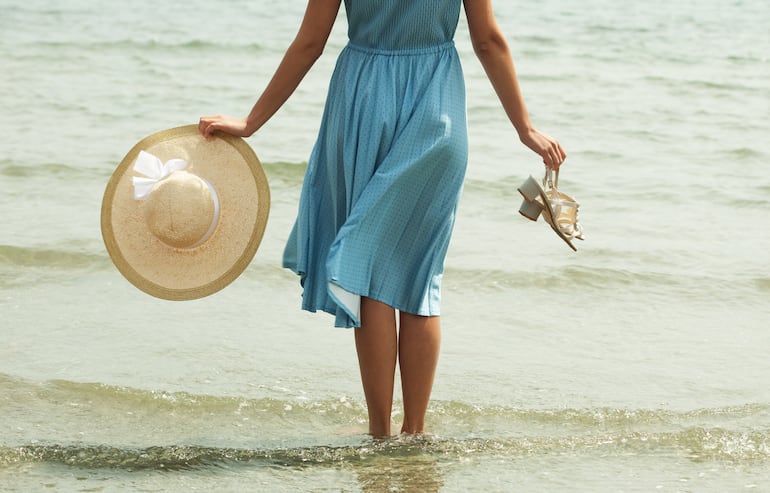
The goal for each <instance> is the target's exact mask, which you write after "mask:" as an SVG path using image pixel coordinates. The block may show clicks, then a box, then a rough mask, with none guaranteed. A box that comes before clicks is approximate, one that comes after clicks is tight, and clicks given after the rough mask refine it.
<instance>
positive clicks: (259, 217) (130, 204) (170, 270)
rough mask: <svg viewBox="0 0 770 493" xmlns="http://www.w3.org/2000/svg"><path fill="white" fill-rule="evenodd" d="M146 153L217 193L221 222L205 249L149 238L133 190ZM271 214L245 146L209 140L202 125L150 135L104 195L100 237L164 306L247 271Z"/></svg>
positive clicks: (130, 276)
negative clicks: (183, 167)
mask: <svg viewBox="0 0 770 493" xmlns="http://www.w3.org/2000/svg"><path fill="white" fill-rule="evenodd" d="M143 150H144V151H147V152H149V153H151V154H153V155H155V156H157V157H158V158H160V159H161V161H163V162H166V161H167V160H169V159H175V158H181V159H185V160H186V161H188V162H189V167H190V170H191V171H192V172H193V173H194V174H196V175H198V176H200V177H201V178H203V179H205V180H206V181H208V182H209V183H210V184H211V185H212V186H213V187H214V189H215V190H216V191H217V195H218V197H219V202H220V213H219V214H220V216H219V220H218V222H217V226H216V229H215V230H214V232H213V234H212V235H211V237H210V238H208V239H207V240H206V241H205V242H204V243H203V244H202V245H200V246H197V247H195V248H190V249H177V248H172V247H169V246H168V245H165V244H164V243H163V242H161V241H160V240H159V239H157V238H156V237H155V236H154V235H153V234H152V233H151V232H150V230H149V228H148V227H147V225H146V222H145V219H144V214H143V212H142V205H143V202H142V201H139V200H136V199H134V196H133V185H132V177H133V176H134V171H133V169H132V168H131V167H132V165H133V164H134V162H135V161H136V158H137V156H138V155H139V152H140V151H143ZM269 211H270V189H269V187H268V182H267V177H266V176H265V172H264V170H263V168H262V165H261V163H260V162H259V159H258V158H257V155H256V154H255V153H254V151H253V150H252V149H251V147H250V146H249V145H248V144H247V143H246V141H244V140H243V139H241V138H239V137H234V136H232V135H228V134H216V135H215V136H214V137H212V138H209V139H204V138H203V137H202V136H201V135H200V133H199V131H198V127H197V126H196V125H186V126H182V127H177V128H172V129H168V130H163V131H160V132H157V133H154V134H152V135H150V136H148V137H145V138H144V139H142V140H141V141H139V142H138V143H137V144H136V145H135V146H134V147H133V148H132V149H131V150H130V151H129V152H128V154H126V156H125V157H124V158H123V160H122V161H121V163H120V164H119V165H118V167H117V169H116V170H115V171H114V172H113V174H112V177H111V178H110V181H109V182H108V184H107V188H106V190H105V192H104V198H103V200H102V211H101V230H102V238H103V239H104V244H105V246H106V248H107V252H108V253H109V255H110V258H111V259H112V261H113V263H114V264H115V266H116V267H117V268H118V270H119V271H120V273H121V274H123V276H124V277H125V278H126V279H127V280H128V281H129V282H131V283H132V284H133V285H134V286H136V287H137V288H139V289H140V290H142V291H144V292H145V293H148V294H150V295H152V296H155V297H158V298H162V299H166V300H175V301H177V300H191V299H197V298H202V297H204V296H208V295H210V294H213V293H215V292H217V291H219V290H221V289H222V288H224V287H225V286H227V285H228V284H230V283H231V282H233V281H234V280H235V279H236V278H237V277H238V276H239V275H240V274H241V273H242V272H243V271H244V270H245V269H246V267H247V266H248V265H249V263H250V262H251V261H252V259H253V258H254V255H255V254H256V252H257V249H258V248H259V244H260V242H261V241H262V236H263V234H264V231H265V227H266V226H267V218H268V214H269Z"/></svg>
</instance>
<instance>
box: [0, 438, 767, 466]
mask: <svg viewBox="0 0 770 493" xmlns="http://www.w3.org/2000/svg"><path fill="white" fill-rule="evenodd" d="M554 454H556V455H572V456H580V455H595V454H601V455H603V456H627V455H629V454H633V455H659V454H665V455H676V456H680V457H684V458H687V459H689V460H691V461H693V462H706V461H720V462H730V463H735V464H752V463H764V462H767V461H768V460H770V430H759V431H753V432H734V431H729V430H724V429H720V428H710V429H709V428H691V429H686V430H682V431H675V432H626V433H594V434H590V435H585V436H568V437H548V436H530V437H522V438H497V439H494V438H493V439H488V438H464V439H463V438H460V439H453V438H440V437H432V436H422V437H419V436H418V437H398V438H394V439H390V440H369V439H363V440H362V443H359V444H354V445H341V446H327V445H315V446H303V447H294V448H273V449H256V448H255V449H249V448H227V447H201V446H181V445H170V446H153V447H147V448H120V447H114V446H110V445H93V446H89V445H79V444H73V445H61V444H49V445H37V444H35V445H22V446H17V447H0V466H10V465H19V464H23V463H47V464H59V465H65V466H70V467H75V468H83V469H123V470H128V471H137V470H165V471H173V470H190V469H199V468H205V467H212V466H219V465H234V464H242V465H246V466H248V465H252V466H253V465H266V466H282V467H297V468H301V467H311V466H337V465H342V464H344V465H345V466H347V467H350V466H353V467H355V466H356V465H357V464H362V465H366V464H367V463H370V462H374V461H378V460H379V459H382V458H388V459H390V460H391V461H398V460H405V461H408V462H409V463H411V462H412V459H413V458H414V457H416V456H417V457H422V458H428V459H432V460H435V461H437V462H438V461H442V462H449V461H459V460H468V459H479V458H494V459H511V458H514V459H515V458H522V457H532V456H548V455H554ZM391 463H392V462H391Z"/></svg>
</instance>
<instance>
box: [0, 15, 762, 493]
mask: <svg viewBox="0 0 770 493" xmlns="http://www.w3.org/2000/svg"><path fill="white" fill-rule="evenodd" d="M0 7H1V9H0V10H1V11H2V12H3V14H2V15H0V73H1V74H2V75H1V76H0V108H2V115H3V118H1V119H0V135H2V138H0V212H1V213H2V220H0V342H1V344H0V490H2V491H23V492H26V491H41V490H45V491H194V490H212V491H367V492H384V491H421V492H422V491H447V492H450V491H458V492H459V491H557V490H558V491H592V492H593V491H742V490H748V491H770V479H768V478H770V390H769V389H770V386H768V385H767V381H768V376H769V375H770V359H769V358H768V357H767V355H768V350H770V335H768V331H767V327H768V323H767V320H768V316H770V254H769V253H768V252H770V232H768V225H769V224H770V223H768V219H767V216H766V211H767V209H768V206H770V179H769V178H768V177H767V175H766V173H764V170H765V169H766V168H767V164H768V161H769V160H770V142H768V139H767V137H768V135H770V118H769V117H770V83H768V80H770V59H769V58H768V50H767V48H768V46H770V31H768V30H767V27H766V26H767V21H768V20H770V19H769V18H768V14H767V9H766V5H764V3H763V2H760V1H758V0H752V1H743V2H732V3H729V4H725V3H718V2H714V1H711V0H709V1H707V2H700V3H695V2H679V3H672V2H665V3H664V2H660V1H658V0H654V1H652V2H647V3H645V4H639V5H636V4H634V5H621V4H618V3H616V2H610V1H605V0H589V1H586V2H580V3H579V4H578V3H570V4H567V3H566V2H556V1H554V0H548V1H546V2H540V3H538V4H525V3H522V2H502V1H498V2H497V4H496V9H497V12H498V18H499V21H500V23H501V25H502V26H503V28H504V29H505V31H506V33H507V34H508V36H509V40H510V43H511V47H512V50H513V52H514V56H515V58H516V63H517V69H518V71H519V73H520V77H521V82H522V86H523V89H524V92H525V96H526V98H527V101H528V104H529V106H530V111H531V113H532V114H533V118H534V119H535V122H536V124H538V125H539V126H540V127H542V128H543V130H545V131H546V132H547V133H551V134H553V135H555V136H557V137H558V138H559V139H560V141H561V142H562V144H563V145H564V147H565V148H566V149H567V152H568V153H569V157H568V159H567V163H566V165H565V167H564V168H563V173H562V178H561V179H562V188H563V190H564V191H566V192H567V193H569V194H571V195H574V196H575V197H577V198H578V199H579V200H580V202H581V204H582V206H581V220H582V222H583V223H584V225H585V228H586V234H587V237H588V239H587V240H586V241H585V242H582V243H580V244H578V248H579V251H578V252H577V253H573V252H571V251H570V250H569V249H568V248H567V247H566V246H565V245H564V244H563V243H562V242H561V240H559V239H558V238H557V237H556V236H555V235H554V234H553V233H552V232H551V231H550V230H549V228H547V227H546V225H545V224H543V223H542V222H539V223H534V224H533V223H531V222H529V221H526V220H524V219H523V218H521V217H520V216H519V214H518V213H517V212H516V211H517V208H518V204H519V202H520V196H519V195H518V193H517V192H516V187H517V186H518V185H519V184H520V183H521V182H522V181H523V180H524V179H525V178H526V177H527V175H529V174H535V175H537V174H538V173H539V172H540V164H539V162H538V160H537V159H536V158H535V157H534V156H533V155H530V153H529V152H528V151H526V150H525V149H523V148H522V146H521V145H520V144H519V143H518V142H517V140H516V136H515V133H514V132H513V131H512V130H511V128H510V125H509V124H508V123H507V122H506V120H505V117H504V115H503V112H502V110H501V109H500V108H499V106H498V105H497V103H496V100H495V97H494V94H493V92H492V90H491V88H490V85H489V83H488V82H487V81H486V79H485V77H484V75H483V71H482V70H481V68H480V66H479V64H478V62H477V61H476V60H475V59H474V57H473V53H472V50H471V47H470V43H469V41H468V37H467V28H466V27H465V24H464V20H462V19H461V24H460V28H459V30H458V36H457V46H458V50H459V51H460V54H461V56H462V59H463V62H464V68H465V72H466V78H467V83H468V117H469V124H470V137H471V142H470V145H471V155H470V163H469V171H468V179H467V182H466V186H465V191H464V194H463V199H462V202H461V205H460V211H459V218H458V221H457V226H456V229H455V235H454V237H453V241H452V245H451V247H450V252H449V256H448V258H447V272H446V275H445V279H444V303H443V318H442V322H443V326H444V339H443V348H442V356H441V361H440V364H439V369H438V375H437V381H436V385H435V389H434V400H433V402H432V404H431V407H430V409H429V414H428V427H429V429H430V431H431V435H430V436H428V437H425V438H421V439H406V438H399V439H396V440H390V441H384V442H375V441H371V440H369V439H368V438H366V437H365V436H364V434H363V432H364V430H365V426H366V410H365V408H364V405H363V396H362V393H361V390H360V383H359V380H358V368H357V363H356V356H355V349H354V347H353V341H352V333H351V332H350V331H346V330H342V329H334V328H333V327H332V325H333V320H332V319H331V318H330V317H328V316H325V315H322V314H317V315H312V314H307V313H303V312H301V311H300V310H299V302H300V300H299V297H300V290H299V286H298V283H297V280H296V278H295V277H294V276H293V275H292V274H291V273H289V272H286V271H284V270H282V269H281V268H280V256H281V252H282V248H283V243H284V241H285V239H286V237H287V235H288V233H289V230H290V228H291V224H292V221H293V218H294V214H295V211H296V204H297V198H298V196H299V187H300V185H301V180H302V174H303V171H304V163H305V160H306V159H307V156H308V155H309V153H310V149H311V147H312V144H313V141H314V138H315V132H316V131H317V128H318V124H319V121H320V114H321V111H322V108H323V97H324V94H325V90H326V83H327V80H328V77H329V75H330V73H331V70H332V68H333V64H334V60H335V56H336V53H338V52H339V50H340V49H341V47H342V46H343V45H344V42H345V22H344V15H340V18H339V20H338V25H337V26H336V27H335V30H334V32H333V33H332V37H331V39H330V43H329V46H328V48H327V50H326V53H325V55H324V56H323V57H322V58H321V60H319V62H318V63H317V64H316V66H315V67H314V68H313V70H312V71H311V73H310V74H308V76H307V78H306V79H305V80H304V81H303V84H302V85H301V86H300V88H299V90H298V91H297V93H296V94H295V96H294V98H293V99H292V100H291V101H290V102H289V103H288V104H287V105H286V106H285V107H284V108H283V109H282V110H281V111H280V112H279V114H278V115H277V116H276V117H275V118H274V119H273V120H272V121H271V122H270V123H269V124H268V125H267V126H266V127H265V128H264V129H262V130H261V131H260V133H259V134H258V135H255V136H254V137H252V138H250V139H249V143H250V144H251V145H252V147H253V148H254V149H255V151H256V152H257V154H258V155H259V156H260V158H261V159H262V161H263V163H264V164H265V168H266V172H267V175H268V178H269V180H270V185H271V188H272V198H273V203H272V209H271V216H270V222H269V225H268V228H267V231H266V233H265V238H264V240H263V243H262V246H261V247H260V250H259V252H258V253H257V255H256V257H255V259H254V261H253V262H252V264H251V265H250V267H249V268H248V269H247V271H246V272H245V273H244V275H243V276H241V277H240V278H239V279H238V280H236V281H235V282H234V283H233V284H232V285H231V286H229V287H228V288H226V289H225V290H223V291H222V292H220V293H217V294H215V295H213V296H211V297H209V298H206V299H203V300H198V301H193V302H183V303H173V302H165V301H161V300H156V299H154V298H151V297H149V296H147V295H145V294H143V293H141V292H139V291H138V290H136V289H135V288H133V286H131V285H130V284H129V283H128V282H127V281H125V280H124V279H123V278H122V277H121V276H120V275H119V273H118V272H117V270H116V269H115V268H114V267H113V266H112V264H111V262H110V260H109V258H108V256H107V254H106V251H105V250H104V246H103V243H102V240H101V236H100V232H99V213H100V203H101V197H102V194H103V192H104V187H105V186H106V183H107V180H108V179H109V176H110V174H111V173H112V170H113V169H114V168H115V167H116V166H117V164H118V163H119V162H120V160H121V159H122V157H123V156H124V155H125V153H126V152H128V150H129V149H130V148H131V147H132V146H133V145H134V143H135V142H136V141H138V140H139V139H141V138H142V137H144V136H146V135H148V134H150V133H153V132H155V131H157V130H160V129H163V128H168V127H172V126H177V125H182V124H187V123H194V122H195V121H197V119H198V117H199V116H200V115H202V114H209V113H214V112H228V113H235V114H242V113H245V112H246V111H248V109H249V108H250V106H251V104H252V103H253V101H254V98H255V97H256V95H257V94H258V92H259V91H260V90H261V88H263V87H264V85H265V84H266V83H267V81H268V80H269V77H270V76H271V75H272V71H273V69H274V68H275V66H276V65H277V63H278V61H279V60H280V57H281V55H282V52H283V50H284V49H285V47H286V46H287V45H288V43H289V42H290V41H291V39H292V36H293V34H294V32H295V31H296V28H297V26H298V23H299V21H300V19H301V15H302V12H303V10H304V4H303V2H299V1H288V2H274V1H271V2H267V1H263V2H244V1H231V2H228V3H227V5H226V7H223V6H222V5H217V4H214V3H211V2H208V3H206V2H199V1H193V2H187V3H186V4H185V9H180V8H179V7H178V6H173V5H171V4H158V3H157V2H153V3H150V2H147V1H144V0H140V1H138V2H132V3H130V4H126V5H123V4H120V3H109V4H108V3H107V2H96V3H94V2H85V1H78V0H68V1H66V2H59V3H58V4H57V5H56V6H53V7H52V6H51V4H50V2H44V1H41V0H33V1H29V2H26V3H24V4H23V5H22V4H16V3H14V4H11V3H9V2H2V1H1V0H0ZM399 419H400V402H399V401H398V400H397V402H396V405H395V407H394V422H395V425H396V426H397V425H398V424H399V423H400V422H399Z"/></svg>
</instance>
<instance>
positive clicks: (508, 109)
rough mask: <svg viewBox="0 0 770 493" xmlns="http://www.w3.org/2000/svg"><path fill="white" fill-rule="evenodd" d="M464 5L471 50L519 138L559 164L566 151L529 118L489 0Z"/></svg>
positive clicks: (547, 162)
mask: <svg viewBox="0 0 770 493" xmlns="http://www.w3.org/2000/svg"><path fill="white" fill-rule="evenodd" d="M464 5H465V15H466V17H467V18H468V29H469V30H470V34H471V42H472V43H473V50H474V52H475V53H476V56H477V57H478V58H479V61H480V62H481V65H482V66H483V67H484V71H485V72H486V74H487V77H488V78H489V80H490V82H492V87H493V88H494V89H495V92H496V93H497V97H498V98H499V99H500V103H501V104H502V105H503V109H504V110H505V113H506V114H507V115H508V119H509V120H510V121H511V123H512V124H513V126H514V128H516V131H517V132H518V134H519V139H520V140H521V142H522V143H524V145H526V146H527V147H529V148H530V149H532V150H533V151H535V152H536V153H537V154H539V155H540V156H541V157H542V158H543V162H544V163H545V165H546V166H548V167H551V168H558V167H559V166H560V165H561V163H563V162H564V159H565V158H566V157H567V154H566V153H565V152H564V149H562V147H561V145H559V143H558V142H557V141H556V140H555V139H553V138H551V137H549V136H547V135H545V134H543V133H541V132H540V131H538V130H537V129H535V127H534V125H533V124H532V121H531V120H530V118H529V113H528V112H527V106H526V105H525V104H524V97H523V96H522V94H521V88H520V87H519V81H518V78H517V76H516V69H515V68H514V65H513V59H512V58H511V53H510V51H509V49H508V43H507V42H506V41H505V37H504V36H503V33H502V32H501V31H500V27H499V26H498V25H497V20H496V19H495V14H494V12H493V10H492V2H491V0H464Z"/></svg>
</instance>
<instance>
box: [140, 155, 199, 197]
mask: <svg viewBox="0 0 770 493" xmlns="http://www.w3.org/2000/svg"><path fill="white" fill-rule="evenodd" d="M186 167H187V161H185V160H184V159H169V160H168V161H166V163H165V164H163V161H161V160H160V159H159V158H158V157H157V156H154V155H152V154H150V153H149V152H145V151H139V156H138V157H137V158H136V162H135V163H134V171H136V172H137V173H141V174H143V175H144V177H142V176H134V177H133V178H132V179H133V182H134V198H135V199H136V200H144V199H146V198H147V197H149V195H150V192H152V187H154V186H155V184H156V183H158V182H159V181H160V180H162V179H163V178H165V177H167V176H168V175H170V174H171V173H174V172H176V171H181V170H183V169H185V168H186Z"/></svg>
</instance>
